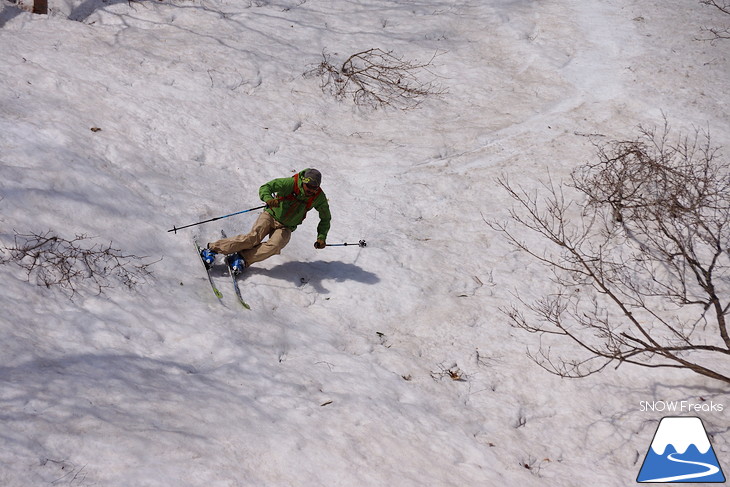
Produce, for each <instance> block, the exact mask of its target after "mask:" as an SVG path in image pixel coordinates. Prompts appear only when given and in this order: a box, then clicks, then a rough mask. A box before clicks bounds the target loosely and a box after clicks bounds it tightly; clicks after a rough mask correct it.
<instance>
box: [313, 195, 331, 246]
mask: <svg viewBox="0 0 730 487" xmlns="http://www.w3.org/2000/svg"><path fill="white" fill-rule="evenodd" d="M313 206H314V209H315V210H317V212H318V213H319V225H317V240H327V234H328V233H329V231H330V222H331V220H332V214H331V213H330V204H329V202H328V201H327V197H326V196H325V195H324V193H321V194H320V195H319V197H318V198H317V200H316V201H315V202H314V205H313Z"/></svg>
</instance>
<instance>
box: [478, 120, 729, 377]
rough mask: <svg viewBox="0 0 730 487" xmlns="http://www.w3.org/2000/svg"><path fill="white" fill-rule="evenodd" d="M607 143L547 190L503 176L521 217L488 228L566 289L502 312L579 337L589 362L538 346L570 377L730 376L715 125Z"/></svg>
mask: <svg viewBox="0 0 730 487" xmlns="http://www.w3.org/2000/svg"><path fill="white" fill-rule="evenodd" d="M596 149H597V156H598V157H597V161H596V162H592V163H588V164H585V165H583V166H581V167H579V168H578V169H577V170H576V171H574V172H573V174H572V177H571V180H570V181H569V182H567V183H564V184H562V185H556V184H555V183H554V182H553V181H552V180H549V181H548V182H547V183H544V185H543V195H544V196H538V193H537V192H534V191H532V192H531V191H527V190H525V189H523V188H522V187H520V186H519V185H515V184H514V183H511V182H510V181H509V180H508V179H507V178H506V177H503V178H501V179H500V180H499V181H498V182H499V184H500V185H501V186H502V187H503V188H504V189H505V190H506V191H507V193H508V194H509V195H510V196H511V197H512V199H513V200H514V201H515V202H516V207H515V208H514V209H513V210H512V212H511V221H510V222H493V221H492V222H487V223H488V224H489V225H490V226H491V227H492V228H493V229H495V230H497V231H499V232H501V233H502V234H504V235H505V236H506V238H507V240H508V241H509V242H510V243H511V244H512V245H514V246H515V247H516V248H517V249H519V250H521V251H523V252H525V253H527V254H528V255H530V256H531V257H532V258H533V259H535V260H536V261H538V262H540V263H541V264H543V265H545V266H546V267H547V268H548V269H549V270H550V271H551V279H552V281H553V283H554V284H555V286H556V291H555V292H553V293H551V294H549V295H547V296H544V297H543V298H541V299H538V300H537V301H536V302H530V303H528V302H525V301H522V300H521V299H520V300H519V304H518V305H513V306H510V307H507V308H505V309H503V310H502V311H503V312H504V313H505V315H506V316H507V317H508V318H509V320H510V322H511V323H512V324H513V326H516V327H518V328H521V329H524V330H526V331H528V332H531V333H537V334H540V335H542V336H544V337H546V338H548V337H553V338H556V339H558V340H566V339H567V340H569V341H572V343H573V344H574V345H575V346H576V348H575V350H576V352H577V358H567V359H566V358H564V357H560V358H555V356H554V355H552V354H551V352H550V347H549V345H544V346H543V347H541V349H540V350H538V351H537V352H536V353H535V352H532V353H531V356H532V358H533V360H535V361H536V362H537V363H538V364H540V365H541V366H542V367H543V368H545V369H547V370H550V371H551V372H553V373H556V374H558V375H561V376H564V377H584V376H586V375H590V374H591V373H595V372H597V371H600V370H603V369H604V368H605V367H606V366H607V365H609V364H611V363H614V364H616V365H617V366H618V365H621V364H623V363H629V364H634V365H641V366H644V367H651V368H656V367H667V368H681V369H689V370H692V371H694V372H696V373H698V374H701V375H704V376H707V377H712V378H714V379H718V380H721V381H724V382H728V383H730V335H729V334H728V322H727V316H728V311H729V310H730V165H729V164H728V163H727V162H723V161H721V158H720V153H719V149H718V148H716V147H713V146H712V144H711V142H710V135H709V132H705V131H702V130H695V133H694V134H692V135H691V136H687V135H680V136H678V137H673V136H672V131H671V129H670V127H669V125H668V123H666V121H665V125H664V127H663V128H661V129H657V128H644V127H639V136H638V137H637V138H636V139H633V140H626V141H612V142H609V143H604V144H601V145H597V146H596ZM571 190H574V191H576V192H577V193H576V196H580V198H579V199H569V198H568V197H567V196H566V192H567V191H571ZM510 223H511V224H510ZM514 224H516V227H517V229H520V230H521V231H522V232H524V231H526V232H527V235H531V236H532V237H533V239H531V240H526V239H525V237H524V236H523V235H524V233H522V232H518V231H517V230H515V229H514V228H513V226H514ZM536 241H537V242H540V243H535V242H536ZM546 244H547V245H546ZM538 249H540V250H538Z"/></svg>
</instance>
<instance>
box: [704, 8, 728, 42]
mask: <svg viewBox="0 0 730 487" xmlns="http://www.w3.org/2000/svg"><path fill="white" fill-rule="evenodd" d="M700 3H701V4H703V5H708V6H710V7H715V8H716V9H717V10H718V11H720V12H722V13H723V14H725V15H730V1H728V0H700ZM702 30H705V31H707V32H709V33H710V38H709V39H706V40H716V39H730V27H727V26H724V27H705V28H703V29H702Z"/></svg>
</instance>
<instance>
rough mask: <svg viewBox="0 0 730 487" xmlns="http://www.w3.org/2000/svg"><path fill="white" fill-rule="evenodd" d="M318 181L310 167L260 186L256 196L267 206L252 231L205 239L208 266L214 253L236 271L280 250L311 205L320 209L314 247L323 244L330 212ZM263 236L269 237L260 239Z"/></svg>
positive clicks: (319, 177) (320, 179) (202, 254)
mask: <svg viewBox="0 0 730 487" xmlns="http://www.w3.org/2000/svg"><path fill="white" fill-rule="evenodd" d="M321 182H322V174H321V173H320V172H319V171H318V170H316V169H311V168H309V169H305V170H303V171H300V172H299V173H297V174H295V175H294V176H293V177H289V178H279V179H274V180H271V181H269V182H268V183H266V184H264V185H263V186H261V187H260V188H259V197H260V198H261V200H262V201H263V202H264V203H266V206H267V207H266V209H265V210H264V211H263V212H261V215H259V217H258V219H257V220H256V222H255V223H254V225H253V227H252V228H251V231H250V232H248V233H247V234H242V235H236V236H235V237H230V238H224V239H221V240H217V241H215V242H210V243H208V245H207V248H205V249H203V250H201V252H200V255H201V256H202V257H203V261H204V262H205V264H206V266H207V267H209V268H210V266H211V265H213V262H214V261H215V257H216V255H217V254H218V253H223V254H226V259H227V262H228V264H229V265H230V266H231V268H232V269H233V273H234V274H236V275H238V274H240V273H241V272H242V271H243V269H244V268H246V267H248V266H250V265H251V264H253V263H255V262H261V261H262V260H264V259H268V258H269V257H271V256H272V255H276V254H279V253H281V249H283V248H284V247H285V246H286V244H287V243H289V239H290V238H291V233H292V232H293V231H294V230H295V229H296V228H297V226H298V225H299V224H301V223H302V221H303V220H304V218H306V216H307V212H308V211H309V210H310V209H311V208H314V209H315V210H317V212H319V225H317V241H316V242H314V248H316V249H323V248H325V246H326V240H327V232H329V229H330V220H331V215H330V208H329V203H328V201H327V196H325V194H324V192H323V191H322V188H320V183H321ZM266 236H268V237H269V238H268V240H266V242H263V240H264V238H265V237H266Z"/></svg>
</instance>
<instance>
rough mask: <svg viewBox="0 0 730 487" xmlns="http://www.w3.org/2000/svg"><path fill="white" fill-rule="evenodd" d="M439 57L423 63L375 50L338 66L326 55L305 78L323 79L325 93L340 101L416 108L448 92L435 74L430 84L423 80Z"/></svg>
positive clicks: (364, 105) (355, 55) (348, 59)
mask: <svg viewBox="0 0 730 487" xmlns="http://www.w3.org/2000/svg"><path fill="white" fill-rule="evenodd" d="M436 56H437V54H434V55H433V56H432V57H431V59H429V60H428V61H427V62H425V63H420V62H418V61H408V60H405V59H403V58H402V57H400V56H398V55H396V54H394V53H393V52H392V51H384V50H382V49H377V48H375V49H368V50H366V51H361V52H358V53H355V54H353V55H351V56H350V57H348V58H347V59H346V60H345V61H344V62H343V63H342V64H341V65H339V66H338V65H336V64H333V62H332V60H331V56H330V55H329V54H327V53H323V54H322V58H323V59H322V62H320V63H319V64H318V65H317V66H316V67H314V68H313V69H311V70H309V71H307V72H306V73H304V76H305V77H312V76H314V77H318V78H320V79H321V88H322V91H324V92H325V93H329V94H331V95H333V96H334V97H335V98H336V99H338V100H344V99H346V98H352V100H353V102H354V103H355V104H356V105H358V106H362V107H370V108H383V107H395V108H400V109H404V110H405V109H412V108H415V107H417V106H418V105H420V104H421V103H422V102H423V100H424V99H425V98H427V97H429V96H439V95H442V94H443V93H444V92H445V91H444V90H443V89H442V88H441V86H440V85H439V84H438V83H437V82H436V81H435V78H436V77H435V75H432V76H431V80H430V81H423V80H422V79H420V76H421V75H422V74H423V73H430V70H429V67H430V66H431V65H432V62H433V60H434V59H435V58H436Z"/></svg>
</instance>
